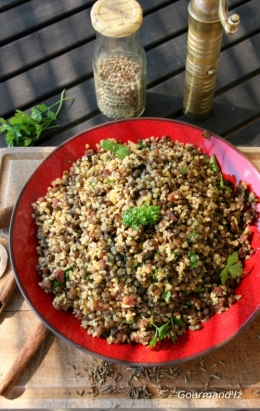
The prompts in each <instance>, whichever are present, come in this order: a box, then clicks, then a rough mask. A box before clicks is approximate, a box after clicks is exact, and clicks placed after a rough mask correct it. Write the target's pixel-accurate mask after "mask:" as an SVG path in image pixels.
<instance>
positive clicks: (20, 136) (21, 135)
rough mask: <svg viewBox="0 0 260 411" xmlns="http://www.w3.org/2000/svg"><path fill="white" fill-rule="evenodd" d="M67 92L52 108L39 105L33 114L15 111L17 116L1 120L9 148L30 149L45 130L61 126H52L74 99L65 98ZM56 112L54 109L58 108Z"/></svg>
mask: <svg viewBox="0 0 260 411" xmlns="http://www.w3.org/2000/svg"><path fill="white" fill-rule="evenodd" d="M64 95H65V90H63V92H62V93H61V97H60V100H59V101H57V102H56V103H54V104H53V105H52V106H50V107H47V106H46V105H45V104H39V105H38V106H37V107H33V108H32V109H31V114H27V113H25V112H23V111H21V110H15V115H14V116H13V117H11V118H10V119H9V120H7V121H6V120H5V119H4V118H0V123H1V124H2V126H0V131H1V132H2V133H6V137H5V141H6V143H7V145H8V147H15V146H18V147H28V146H32V145H33V144H35V143H36V141H37V140H38V139H39V138H40V136H41V134H42V133H43V131H45V130H50V129H52V128H55V127H59V125H55V126H51V123H52V122H53V121H55V120H57V117H58V115H59V113H60V110H61V108H62V104H63V102H64V101H66V100H70V99H71V98H72V97H67V98H65V97H64ZM57 105H58V108H57V110H56V112H54V111H52V108H53V107H55V106H57Z"/></svg>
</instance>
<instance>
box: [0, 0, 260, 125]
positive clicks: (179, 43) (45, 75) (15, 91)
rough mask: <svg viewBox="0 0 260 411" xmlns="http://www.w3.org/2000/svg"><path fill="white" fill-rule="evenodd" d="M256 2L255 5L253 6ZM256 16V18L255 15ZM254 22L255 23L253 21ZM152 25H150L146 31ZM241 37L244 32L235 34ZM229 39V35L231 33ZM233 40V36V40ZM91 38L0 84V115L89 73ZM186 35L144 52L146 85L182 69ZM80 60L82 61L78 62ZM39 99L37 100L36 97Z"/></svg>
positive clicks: (257, 19) (257, 12)
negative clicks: (146, 67)
mask: <svg viewBox="0 0 260 411" xmlns="http://www.w3.org/2000/svg"><path fill="white" fill-rule="evenodd" d="M255 1H256V0H252V2H251V3H254V4H255V6H256V7H255V10H254V16H255V17H254V19H253V21H252V24H251V25H250V29H249V28H248V29H247V32H248V33H249V34H250V33H251V35H252V34H253V33H254V31H255V30H256V26H257V27H258V28H259V24H260V3H259V2H258V3H255ZM257 5H258V6H257ZM257 16H258V17H257ZM254 22H255V23H254ZM152 29H153V27H152V26H150V30H152ZM235 36H238V37H239V38H240V37H241V39H242V38H243V36H244V33H243V32H241V34H237V35H235ZM230 38H233V37H232V36H231V37H230ZM235 40H236V41H237V37H236V38H234V41H235ZM94 43H95V42H94V41H93V42H90V43H88V44H87V45H82V46H80V47H78V48H77V49H75V50H71V51H69V52H68V53H66V54H64V55H62V56H59V57H56V58H54V59H53V60H50V61H48V62H46V63H44V64H42V65H39V66H38V67H36V68H33V69H31V70H28V71H27V72H26V73H22V74H20V75H18V76H16V77H14V78H13V79H10V80H7V81H6V82H3V83H1V84H0V95H1V97H2V106H1V115H2V116H4V117H5V116H7V115H10V114H11V112H12V111H13V110H14V108H22V107H24V105H25V104H26V105H27V106H29V105H33V104H34V102H35V101H37V99H39V98H41V101H42V100H43V99H44V98H46V97H47V96H48V94H54V93H57V92H59V91H60V90H61V89H62V88H64V87H68V86H70V85H73V83H75V82H77V83H78V82H80V81H83V80H84V78H86V77H88V76H91V75H92V65H91V59H92V55H93V47H94ZM186 47H187V35H186V34H183V35H181V36H178V37H177V38H174V39H172V40H169V41H168V42H165V43H163V44H161V45H160V46H158V47H156V48H154V49H152V50H149V52H147V61H148V69H147V70H148V75H147V78H148V87H151V85H152V84H153V83H154V82H158V81H161V80H162V79H164V78H166V77H169V76H170V75H174V73H176V72H178V71H181V70H183V69H184V66H185V60H186ZM83 61H84V63H85V64H82V62H83ZM38 101H39V100H38Z"/></svg>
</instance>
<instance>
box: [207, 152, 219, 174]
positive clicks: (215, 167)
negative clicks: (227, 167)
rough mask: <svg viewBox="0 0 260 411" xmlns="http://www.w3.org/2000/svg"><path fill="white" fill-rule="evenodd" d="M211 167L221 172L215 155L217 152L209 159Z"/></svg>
mask: <svg viewBox="0 0 260 411" xmlns="http://www.w3.org/2000/svg"><path fill="white" fill-rule="evenodd" d="M209 167H210V168H211V169H212V170H213V171H215V172H216V173H218V172H219V166H218V163H217V160H216V157H215V154H212V156H211V157H210V159H209Z"/></svg>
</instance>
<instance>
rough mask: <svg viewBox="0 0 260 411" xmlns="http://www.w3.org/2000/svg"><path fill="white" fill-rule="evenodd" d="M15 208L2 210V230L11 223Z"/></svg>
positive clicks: (0, 224)
mask: <svg viewBox="0 0 260 411" xmlns="http://www.w3.org/2000/svg"><path fill="white" fill-rule="evenodd" d="M13 208H14V207H13V206H8V207H5V208H3V209H2V210H0V230H2V228H4V227H7V226H8V224H9V223H10V219H11V215H12V212H13Z"/></svg>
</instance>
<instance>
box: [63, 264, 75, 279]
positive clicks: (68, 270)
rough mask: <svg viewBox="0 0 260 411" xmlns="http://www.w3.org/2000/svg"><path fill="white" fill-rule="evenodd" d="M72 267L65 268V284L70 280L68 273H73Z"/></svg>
mask: <svg viewBox="0 0 260 411" xmlns="http://www.w3.org/2000/svg"><path fill="white" fill-rule="evenodd" d="M73 270H74V267H73V266H71V267H69V268H66V270H65V271H64V276H65V282H67V281H69V279H70V271H73Z"/></svg>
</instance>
